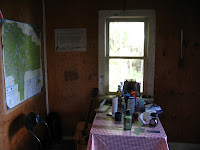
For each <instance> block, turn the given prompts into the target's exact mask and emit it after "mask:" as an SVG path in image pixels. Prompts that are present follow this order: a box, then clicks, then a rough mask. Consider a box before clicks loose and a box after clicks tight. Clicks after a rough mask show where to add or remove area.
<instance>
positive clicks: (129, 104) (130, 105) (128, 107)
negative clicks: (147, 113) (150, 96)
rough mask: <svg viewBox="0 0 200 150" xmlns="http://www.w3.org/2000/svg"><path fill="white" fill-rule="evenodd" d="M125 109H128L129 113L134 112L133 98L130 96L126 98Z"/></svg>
mask: <svg viewBox="0 0 200 150" xmlns="http://www.w3.org/2000/svg"><path fill="white" fill-rule="evenodd" d="M127 109H130V113H131V114H133V113H135V98H134V97H132V96H131V97H129V98H128V106H127Z"/></svg>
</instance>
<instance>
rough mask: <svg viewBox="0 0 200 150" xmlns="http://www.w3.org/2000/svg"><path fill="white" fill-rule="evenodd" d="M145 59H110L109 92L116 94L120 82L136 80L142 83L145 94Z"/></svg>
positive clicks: (141, 88) (141, 87) (141, 89)
mask: <svg viewBox="0 0 200 150" xmlns="http://www.w3.org/2000/svg"><path fill="white" fill-rule="evenodd" d="M143 67H144V60H143V59H110V60H109V92H116V91H117V87H118V85H119V84H120V82H124V81H125V80H126V79H133V80H134V79H135V80H136V82H139V83H141V86H140V91H141V92H143V70H144V69H143Z"/></svg>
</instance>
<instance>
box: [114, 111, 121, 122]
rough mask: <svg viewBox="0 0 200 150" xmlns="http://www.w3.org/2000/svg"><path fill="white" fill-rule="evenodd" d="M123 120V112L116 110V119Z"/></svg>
mask: <svg viewBox="0 0 200 150" xmlns="http://www.w3.org/2000/svg"><path fill="white" fill-rule="evenodd" d="M121 120H122V113H121V112H116V113H115V121H121Z"/></svg>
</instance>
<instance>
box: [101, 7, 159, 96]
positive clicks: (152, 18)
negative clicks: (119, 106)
mask: <svg viewBox="0 0 200 150" xmlns="http://www.w3.org/2000/svg"><path fill="white" fill-rule="evenodd" d="M109 18H127V19H130V18H132V19H134V18H136V19H137V18H138V19H139V18H145V19H147V22H148V38H147V39H148V41H147V43H148V44H147V53H146V54H145V56H144V57H145V63H144V65H145V68H144V89H143V94H145V95H151V96H152V97H153V96H154V71H155V32H156V13H155V10H126V11H122V10H100V11H99V18H98V19H99V20H98V21H99V22H98V25H99V26H98V78H99V84H98V88H99V95H107V94H111V93H109V91H108V86H109V76H108V75H109V72H108V71H109V70H108V65H109V64H108V60H109V59H108V57H107V45H106V43H107V41H106V40H107V38H106V37H107V36H106V34H107V33H106V30H107V29H106V28H107V26H106V20H107V19H109Z"/></svg>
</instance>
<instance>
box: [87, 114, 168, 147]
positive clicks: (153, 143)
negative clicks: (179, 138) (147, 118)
mask: <svg viewBox="0 0 200 150" xmlns="http://www.w3.org/2000/svg"><path fill="white" fill-rule="evenodd" d="M148 131H155V132H158V131H159V132H160V133H149V132H148ZM87 150H169V148H168V144H167V135H166V133H165V131H164V129H163V126H162V124H161V122H160V121H159V123H158V125H157V126H156V127H154V128H151V127H144V126H142V124H141V123H140V122H135V123H133V125H132V129H131V130H129V131H126V130H124V127H123V119H122V122H117V121H114V118H113V117H110V116H107V115H106V113H97V114H96V116H95V119H94V121H93V126H92V129H91V130H90V137H89V141H88V145H87Z"/></svg>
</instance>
